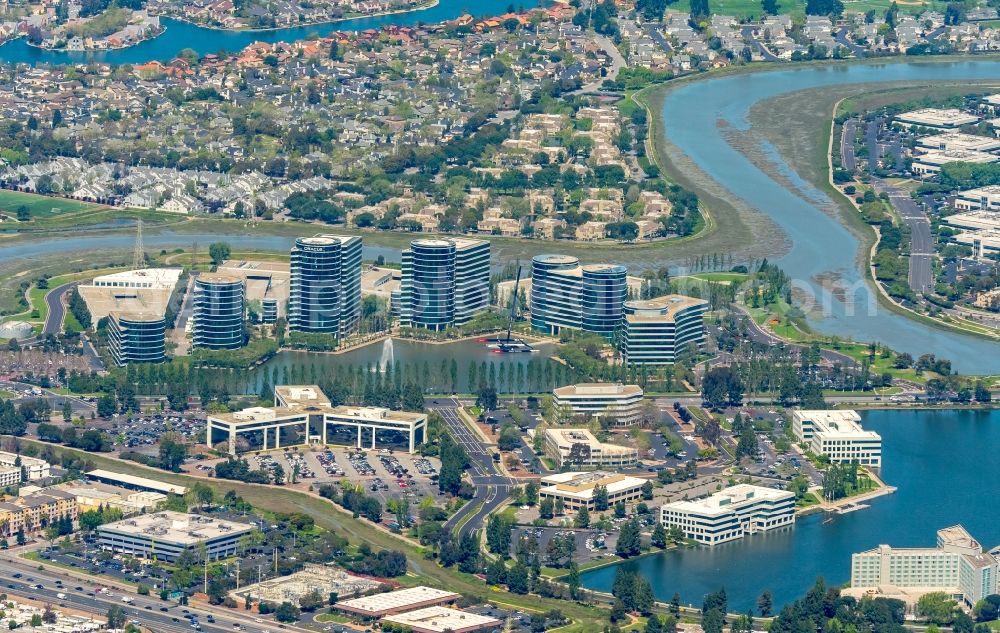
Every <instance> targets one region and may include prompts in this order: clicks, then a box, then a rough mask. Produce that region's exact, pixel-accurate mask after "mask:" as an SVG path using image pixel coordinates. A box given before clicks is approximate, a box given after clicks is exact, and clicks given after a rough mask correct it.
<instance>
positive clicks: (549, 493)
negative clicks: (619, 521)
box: [538, 471, 646, 511]
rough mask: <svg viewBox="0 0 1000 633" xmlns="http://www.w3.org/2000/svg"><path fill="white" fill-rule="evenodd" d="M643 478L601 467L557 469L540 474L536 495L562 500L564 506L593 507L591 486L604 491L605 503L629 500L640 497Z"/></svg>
mask: <svg viewBox="0 0 1000 633" xmlns="http://www.w3.org/2000/svg"><path fill="white" fill-rule="evenodd" d="M644 483H646V480H645V479H640V478H638V477H629V476H628V475H619V474H615V473H608V472H603V471H593V472H572V473H559V474H556V475H549V476H548V477H542V479H541V482H540V484H541V488H540V489H539V491H538V497H539V498H540V499H552V500H553V501H557V500H559V499H561V500H562V502H563V506H564V507H565V508H566V509H567V510H579V509H580V508H582V507H586V508H587V510H588V511H590V510H594V509H595V508H594V489H595V488H597V487H598V486H602V487H604V489H605V490H607V491H608V506H609V507H610V506H613V505H615V504H616V503H618V502H619V501H621V502H622V503H632V502H633V501H638V500H639V499H641V498H642V485H643V484H644Z"/></svg>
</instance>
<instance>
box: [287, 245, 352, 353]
mask: <svg viewBox="0 0 1000 633" xmlns="http://www.w3.org/2000/svg"><path fill="white" fill-rule="evenodd" d="M290 271H291V279H290V283H289V292H288V328H289V329H290V330H292V331H294V332H320V333H325V334H333V335H334V336H337V337H338V338H342V337H345V336H348V335H350V334H353V333H354V332H357V330H358V325H359V323H360V321H361V238H360V237H357V236H340V235H317V236H315V237H300V238H299V239H297V240H295V246H293V247H292V251H291V267H290Z"/></svg>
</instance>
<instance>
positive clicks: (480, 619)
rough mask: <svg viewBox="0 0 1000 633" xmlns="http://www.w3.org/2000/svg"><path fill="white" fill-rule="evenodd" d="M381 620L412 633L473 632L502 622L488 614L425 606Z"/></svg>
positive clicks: (484, 629)
mask: <svg viewBox="0 0 1000 633" xmlns="http://www.w3.org/2000/svg"><path fill="white" fill-rule="evenodd" d="M382 621H383V622H392V623H393V624H396V625H399V626H403V627H406V628H407V629H409V630H411V631H413V633H448V632H450V633H473V632H474V631H487V630H499V629H500V628H501V627H502V626H503V622H501V621H500V620H498V619H496V618H491V617H490V616H488V615H479V614H478V613H471V612H469V611H461V610H459V609H451V608H448V607H427V608H424V609H417V610H416V611H408V612H406V613H397V614H396V615H387V616H386V617H384V618H382Z"/></svg>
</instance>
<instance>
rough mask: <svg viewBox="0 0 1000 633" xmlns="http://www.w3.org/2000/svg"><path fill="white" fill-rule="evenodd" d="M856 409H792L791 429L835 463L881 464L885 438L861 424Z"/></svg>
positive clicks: (810, 446) (813, 448)
mask: <svg viewBox="0 0 1000 633" xmlns="http://www.w3.org/2000/svg"><path fill="white" fill-rule="evenodd" d="M860 422H861V416H860V415H858V414H857V412H856V411H849V410H844V411H823V410H820V411H793V412H792V432H793V433H794V434H795V437H796V439H798V441H799V442H802V443H804V444H807V445H808V446H809V450H811V451H812V453H813V454H814V455H826V456H827V457H829V458H830V461H831V462H833V463H836V464H849V463H851V462H857V463H858V464H861V465H862V466H872V467H874V468H878V467H880V466H881V465H882V438H881V436H879V434H878V433H875V432H874V431H866V430H864V429H863V428H861V424H860Z"/></svg>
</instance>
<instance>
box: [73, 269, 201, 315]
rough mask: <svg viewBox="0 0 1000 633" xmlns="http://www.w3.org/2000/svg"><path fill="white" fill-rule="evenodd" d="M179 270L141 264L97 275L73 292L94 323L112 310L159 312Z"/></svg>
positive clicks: (176, 278)
mask: <svg viewBox="0 0 1000 633" xmlns="http://www.w3.org/2000/svg"><path fill="white" fill-rule="evenodd" d="M182 272H183V271H182V270H181V269H180V268H142V269H138V270H128V271H124V272H118V273H111V274H109V275H99V276H97V277H94V280H93V281H92V282H90V283H89V284H80V285H79V286H77V292H79V293H80V296H81V297H82V298H83V300H84V302H86V304H87V309H88V310H89V311H90V315H91V316H92V317H93V320H94V323H97V322H98V321H100V320H101V319H103V318H104V317H107V316H109V315H110V314H111V313H112V312H118V313H149V314H155V315H158V316H161V317H162V316H163V315H164V314H165V313H166V310H167V304H168V303H169V302H170V295H171V293H172V292H173V291H174V288H175V287H176V286H177V282H178V280H179V279H180V277H181V273H182Z"/></svg>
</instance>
